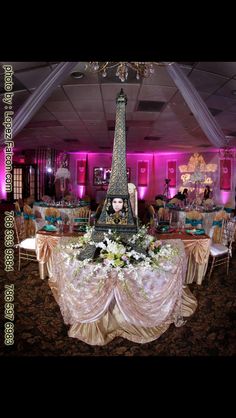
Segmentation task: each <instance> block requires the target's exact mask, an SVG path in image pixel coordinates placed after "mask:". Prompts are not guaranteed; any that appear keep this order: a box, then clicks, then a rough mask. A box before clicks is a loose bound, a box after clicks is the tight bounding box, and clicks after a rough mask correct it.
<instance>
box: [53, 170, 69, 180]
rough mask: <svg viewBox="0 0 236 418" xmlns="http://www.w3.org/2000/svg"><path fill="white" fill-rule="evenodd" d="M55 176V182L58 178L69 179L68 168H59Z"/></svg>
mask: <svg viewBox="0 0 236 418" xmlns="http://www.w3.org/2000/svg"><path fill="white" fill-rule="evenodd" d="M55 176H56V180H57V179H60V178H63V179H70V172H69V170H68V168H64V167H59V168H58V170H57V172H56V175H55Z"/></svg>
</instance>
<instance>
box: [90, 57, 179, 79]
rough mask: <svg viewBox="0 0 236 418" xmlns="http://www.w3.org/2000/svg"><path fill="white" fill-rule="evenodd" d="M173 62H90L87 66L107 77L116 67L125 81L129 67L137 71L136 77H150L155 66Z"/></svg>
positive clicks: (118, 75)
mask: <svg viewBox="0 0 236 418" xmlns="http://www.w3.org/2000/svg"><path fill="white" fill-rule="evenodd" d="M171 64H173V63H172V62H170V63H168V64H165V63H161V62H123V61H120V62H110V61H107V62H97V61H96V62H89V63H88V66H87V68H88V69H89V70H91V71H92V72H98V73H101V74H102V77H107V75H108V71H109V70H110V69H112V68H116V76H117V77H118V78H119V79H120V81H122V82H124V81H126V80H127V78H128V74H129V69H132V70H133V71H135V72H136V79H137V80H139V79H140V78H148V77H150V76H151V75H152V74H153V73H154V66H155V65H157V66H165V65H171Z"/></svg>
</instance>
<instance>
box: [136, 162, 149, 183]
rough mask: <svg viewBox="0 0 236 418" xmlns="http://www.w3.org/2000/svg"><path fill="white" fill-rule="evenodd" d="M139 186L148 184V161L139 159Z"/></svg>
mask: <svg viewBox="0 0 236 418" xmlns="http://www.w3.org/2000/svg"><path fill="white" fill-rule="evenodd" d="M138 186H145V187H146V186H148V161H138Z"/></svg>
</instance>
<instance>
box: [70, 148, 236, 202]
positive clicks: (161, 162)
mask: <svg viewBox="0 0 236 418" xmlns="http://www.w3.org/2000/svg"><path fill="white" fill-rule="evenodd" d="M192 155H193V154H190V153H153V154H148V153H145V154H144V153H142V154H141V153H140V154H131V153H130V154H127V168H130V170H131V177H130V182H131V183H134V184H135V185H136V186H137V188H138V196H139V199H142V200H145V201H147V202H152V201H153V200H154V197H155V196H156V195H157V194H162V193H163V190H164V185H165V179H166V178H168V161H176V188H170V196H171V197H172V196H174V195H175V194H176V193H177V191H178V189H179V187H181V186H182V185H183V183H182V180H181V174H182V173H181V172H180V171H179V169H178V167H179V166H180V165H187V164H188V161H189V158H190V157H191V156H192ZM201 155H202V156H203V158H204V159H205V162H206V164H209V163H211V164H217V170H216V172H215V173H210V175H211V177H212V180H213V191H214V193H213V197H214V199H215V201H216V203H219V204H221V203H222V204H225V203H227V202H229V201H232V202H233V203H234V197H235V192H234V189H235V186H236V161H232V180H231V184H232V186H231V191H229V192H226V191H222V190H220V175H219V163H220V160H219V156H218V153H217V152H215V153H212V152H211V153H209V152H208V153H201ZM81 159H86V161H87V175H86V186H85V187H84V188H83V194H86V195H89V196H91V198H93V199H95V197H96V191H97V190H98V189H99V186H95V185H94V184H93V170H94V168H95V167H108V168H110V167H111V162H112V154H108V153H106V154H105V153H104V154H100V153H71V154H70V170H71V175H72V178H71V183H72V188H73V191H74V193H75V194H78V193H80V191H79V188H80V187H81V186H79V185H77V167H76V165H77V161H78V160H81ZM141 161H148V179H147V184H148V185H147V187H139V185H138V163H139V162H141Z"/></svg>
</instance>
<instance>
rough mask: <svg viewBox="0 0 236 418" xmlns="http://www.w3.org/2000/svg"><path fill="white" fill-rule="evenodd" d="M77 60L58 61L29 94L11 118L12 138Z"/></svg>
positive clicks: (2, 139)
mask: <svg viewBox="0 0 236 418" xmlns="http://www.w3.org/2000/svg"><path fill="white" fill-rule="evenodd" d="M77 64H78V63H77V62H60V63H59V64H58V65H57V66H56V67H55V68H54V69H53V70H52V72H51V73H50V74H49V75H48V76H47V77H46V78H45V80H44V81H43V82H42V83H41V84H40V86H38V87H37V88H36V89H35V91H34V92H33V93H32V94H31V95H30V96H29V98H28V99H27V100H26V101H25V103H24V104H23V105H22V106H21V107H20V109H19V110H18V111H17V112H16V114H15V117H14V118H13V138H14V137H15V136H16V135H17V134H18V133H19V132H20V131H21V130H22V129H23V128H24V126H25V125H26V124H27V123H28V122H29V121H30V120H31V119H32V117H33V116H34V115H35V113H36V112H37V110H39V108H40V107H41V106H42V105H43V104H44V103H45V102H46V100H47V98H48V97H49V96H50V95H51V94H52V92H53V91H54V89H55V88H56V87H57V86H58V85H59V84H60V83H61V82H62V81H63V80H64V79H65V78H66V76H67V75H68V74H69V73H70V71H71V70H73V68H74V67H75V66H76V65H77ZM3 142H4V135H3V134H2V135H1V139H0V143H3Z"/></svg>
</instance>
